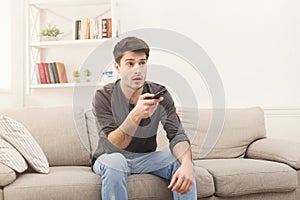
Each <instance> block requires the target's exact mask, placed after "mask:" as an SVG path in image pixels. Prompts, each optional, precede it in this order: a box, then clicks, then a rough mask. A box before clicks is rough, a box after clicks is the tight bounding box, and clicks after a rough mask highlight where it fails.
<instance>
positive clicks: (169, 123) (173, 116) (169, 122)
mask: <svg viewBox="0 0 300 200" xmlns="http://www.w3.org/2000/svg"><path fill="white" fill-rule="evenodd" d="M161 105H162V106H163V111H162V118H161V123H162V125H163V127H164V130H165V131H166V133H167V138H168V139H169V148H170V150H171V152H173V148H174V146H175V145H176V144H177V143H179V142H183V141H187V142H188V143H189V144H190V140H189V138H188V137H187V135H186V134H185V131H184V129H183V127H182V124H181V121H180V119H179V117H178V115H177V113H176V108H175V106H174V101H173V99H172V97H171V95H170V94H169V93H168V92H167V93H166V94H165V95H164V100H163V101H162V102H161Z"/></svg>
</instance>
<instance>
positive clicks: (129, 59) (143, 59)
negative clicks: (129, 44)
mask: <svg viewBox="0 0 300 200" xmlns="http://www.w3.org/2000/svg"><path fill="white" fill-rule="evenodd" d="M137 60H139V61H145V60H147V59H146V58H141V59H137ZM126 61H135V59H134V58H126V59H125V62H126Z"/></svg>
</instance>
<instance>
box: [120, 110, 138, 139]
mask: <svg viewBox="0 0 300 200" xmlns="http://www.w3.org/2000/svg"><path fill="white" fill-rule="evenodd" d="M138 125H139V124H137V123H136V122H134V121H133V119H132V117H131V113H129V115H128V116H127V117H126V119H125V120H124V121H123V123H122V124H121V125H120V127H119V128H120V129H121V130H122V132H123V133H125V134H127V135H130V136H134V134H135V131H136V129H137V127H138Z"/></svg>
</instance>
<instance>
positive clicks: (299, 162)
mask: <svg viewBox="0 0 300 200" xmlns="http://www.w3.org/2000/svg"><path fill="white" fill-rule="evenodd" d="M246 157H248V158H253V159H262V160H270V161H277V162H282V163H286V164H288V165H289V166H291V167H293V168H295V169H297V170H298V169H300V143H297V142H292V141H285V140H279V139H269V138H265V139H260V140H257V141H255V142H253V143H252V144H250V145H249V147H248V149H247V151H246Z"/></svg>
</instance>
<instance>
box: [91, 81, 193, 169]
mask: <svg viewBox="0 0 300 200" xmlns="http://www.w3.org/2000/svg"><path fill="white" fill-rule="evenodd" d="M162 88H164V86H162V85H160V84H157V83H153V82H148V81H146V82H145V83H144V86H143V92H142V93H143V94H144V93H156V92H158V91H160V90H161V89H162ZM133 107H134V105H131V104H129V99H126V97H125V96H124V94H123V92H122V90H121V86H120V80H117V81H116V82H115V83H110V84H107V85H105V86H104V88H103V89H99V90H97V91H96V93H95V96H94V100H93V113H94V115H95V117H96V121H97V125H98V129H99V130H98V131H99V137H100V139H99V142H98V148H97V150H96V151H95V153H94V155H93V163H94V161H95V160H96V159H97V158H98V157H99V156H100V155H102V154H104V153H115V152H118V153H122V154H123V155H124V156H125V157H129V158H130V156H131V155H133V154H136V153H149V152H153V151H155V150H156V147H157V143H156V133H157V129H158V125H159V122H161V123H162V125H163V128H164V130H165V131H166V133H167V138H168V139H169V143H170V145H169V147H170V150H171V151H172V150H173V147H174V146H175V145H176V144H177V143H179V142H182V141H187V142H189V143H190V141H189V139H188V137H187V136H186V134H185V132H184V130H183V128H182V125H181V122H180V119H179V117H178V115H177V113H176V108H175V106H174V101H173V99H172V97H171V95H170V94H169V92H167V93H165V94H164V100H163V101H161V102H160V103H159V105H158V107H157V109H156V111H155V112H154V113H153V115H152V116H151V117H150V118H147V119H143V120H142V121H141V123H140V124H139V126H138V128H137V130H136V132H135V134H134V136H133V138H132V140H131V142H130V143H129V145H128V146H127V147H126V148H125V149H120V148H118V147H116V146H115V145H113V144H112V143H110V142H109V141H108V139H107V136H108V135H109V134H110V133H111V132H112V131H114V130H116V129H117V128H118V127H119V126H120V125H121V124H122V123H123V121H124V120H125V118H126V117H127V115H128V113H129V112H130V111H131V110H132V109H133Z"/></svg>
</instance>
